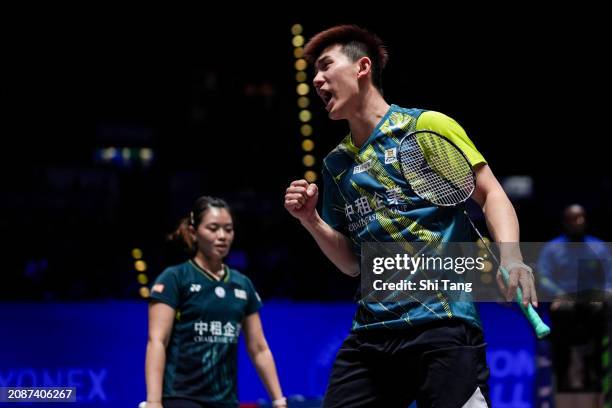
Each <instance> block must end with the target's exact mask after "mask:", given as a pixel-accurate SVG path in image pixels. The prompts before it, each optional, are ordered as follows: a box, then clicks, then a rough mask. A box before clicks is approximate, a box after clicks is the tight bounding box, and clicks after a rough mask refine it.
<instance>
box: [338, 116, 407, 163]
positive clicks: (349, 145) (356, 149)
mask: <svg viewBox="0 0 612 408" xmlns="http://www.w3.org/2000/svg"><path fill="white" fill-rule="evenodd" d="M396 108H397V106H395V105H393V104H391V106H389V109H387V113H385V115H384V116H383V117H382V118H381V119H380V120H379V121H378V123H377V124H376V126H375V127H374V130H373V131H372V133H371V134H370V136H369V137H368V138H367V140H366V141H365V143H364V144H363V145H362V146H361V147H357V146H355V145H354V144H353V135H352V133H350V132H349V134H348V135H347V137H346V139H345V140H346V142H345V144H346V147H347V148H348V149H349V151H351V152H352V153H355V154H357V153H361V152H363V151H364V149H365V148H367V147H368V145H369V144H371V143H372V142H373V141H374V139H376V137H377V136H378V134H379V133H380V127H381V126H382V125H383V123H385V121H386V120H387V118H388V117H389V115H391V112H393V111H394V110H395V109H396Z"/></svg>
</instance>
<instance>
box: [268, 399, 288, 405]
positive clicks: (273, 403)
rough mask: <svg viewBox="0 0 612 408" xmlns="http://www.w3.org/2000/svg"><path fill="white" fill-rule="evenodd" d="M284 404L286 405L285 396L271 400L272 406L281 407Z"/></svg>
mask: <svg viewBox="0 0 612 408" xmlns="http://www.w3.org/2000/svg"><path fill="white" fill-rule="evenodd" d="M285 405H287V398H285V397H281V398H279V399H275V400H274V401H272V406H273V407H282V406H285Z"/></svg>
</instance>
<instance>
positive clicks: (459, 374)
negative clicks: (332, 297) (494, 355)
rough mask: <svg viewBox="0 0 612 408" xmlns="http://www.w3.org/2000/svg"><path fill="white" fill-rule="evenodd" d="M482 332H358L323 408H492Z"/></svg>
mask: <svg viewBox="0 0 612 408" xmlns="http://www.w3.org/2000/svg"><path fill="white" fill-rule="evenodd" d="M488 379H489V369H488V367H487V361H486V343H484V337H483V334H482V331H481V330H479V329H478V328H476V327H473V326H471V325H469V324H467V323H464V322H462V321H459V320H447V321H445V322H441V323H436V324H427V325H423V326H418V327H415V328H412V329H408V330H403V331H392V330H389V331H372V332H353V333H351V334H349V336H348V337H347V338H346V340H345V341H344V343H343V344H342V346H341V347H340V350H339V351H338V354H337V356H336V361H335V362H334V365H333V367H332V373H331V377H330V380H329V385H328V387H327V391H326V393H325V399H324V401H323V407H325V408H337V407H351V408H358V407H390V408H393V407H398V408H399V407H402V408H406V407H408V406H409V405H410V404H411V403H412V402H413V401H415V400H416V401H417V405H418V407H419V408H426V407H436V408H447V407H448V408H461V407H466V408H467V407H469V408H480V407H490V406H491V403H490V401H489V392H488V386H487V380H488Z"/></svg>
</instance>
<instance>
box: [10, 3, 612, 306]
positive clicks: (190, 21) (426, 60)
mask: <svg viewBox="0 0 612 408" xmlns="http://www.w3.org/2000/svg"><path fill="white" fill-rule="evenodd" d="M440 7H441V6H440ZM263 9H265V7H264V6H262V7H261V9H260V10H259V11H260V12H261V11H262V10H263ZM312 9H313V10H311V12H312V15H310V16H308V17H306V16H300V15H298V14H297V13H295V15H294V16H293V17H289V16H285V17H278V18H273V17H270V16H267V15H265V13H264V14H263V15H262V16H259V15H255V14H254V15H250V14H249V11H247V10H243V9H242V10H241V17H232V18H230V17H228V15H227V13H223V12H213V11H212V10H209V11H208V12H203V13H202V12H199V13H198V14H196V15H192V16H190V18H176V19H175V18H174V17H173V16H167V18H165V19H160V18H155V19H153V18H148V17H147V16H145V15H138V14H137V15H134V16H132V15H130V16H126V15H124V14H123V13H121V12H119V11H117V12H112V13H110V12H108V11H107V12H101V13H99V14H98V13H91V14H87V13H86V14H83V15H77V17H74V18H67V17H64V18H57V17H53V18H46V17H45V16H42V15H41V16H39V17H38V18H26V19H23V21H22V20H21V19H20V20H19V21H18V22H17V23H15V24H13V25H11V26H10V27H9V28H5V29H4V31H5V32H4V34H5V35H4V45H5V46H4V47H3V57H2V60H3V63H2V81H1V85H0V86H1V88H0V90H1V103H2V106H1V108H2V112H3V114H2V116H3V120H2V121H1V123H0V132H1V135H2V138H1V141H2V142H1V143H2V147H1V151H2V156H3V158H2V160H1V161H0V170H1V171H0V186H1V187H0V192H1V195H2V198H1V199H0V228H1V232H2V235H3V238H4V239H3V241H4V244H3V245H2V246H3V251H2V254H3V261H4V262H3V265H4V268H3V270H2V277H3V278H2V281H3V283H2V285H0V299H90V298H137V297H139V292H138V289H139V288H140V284H139V283H138V282H137V281H136V275H137V273H136V272H135V270H134V266H133V259H132V257H131V250H132V248H135V247H138V248H141V249H142V250H143V252H144V260H145V261H146V262H147V264H148V270H147V271H146V273H147V274H148V276H149V279H150V280H152V279H153V278H154V277H155V276H156V275H157V274H159V273H160V272H161V271H162V270H163V268H165V267H166V266H168V265H170V264H172V263H175V262H180V261H181V260H182V259H183V257H182V255H181V254H180V253H179V252H178V251H177V250H176V248H172V247H170V246H169V245H167V244H166V243H165V236H166V234H168V233H169V232H171V231H172V230H173V228H174V227H175V226H176V223H177V222H178V220H179V218H180V217H182V216H184V215H186V213H187V212H188V211H189V209H190V206H191V204H192V202H193V201H194V200H195V199H196V198H197V197H198V196H200V195H204V194H206V195H215V196H220V197H223V198H225V199H226V200H227V201H228V202H230V204H231V205H232V206H233V208H234V210H235V214H236V221H237V236H236V241H235V244H234V251H233V254H232V256H230V259H229V263H230V264H233V265H235V266H237V267H238V268H239V269H241V270H243V271H244V272H245V273H247V274H248V275H249V276H250V277H251V278H252V279H253V281H254V283H255V285H256V287H257V288H258V289H259V291H260V293H261V294H262V296H263V297H282V298H292V299H348V298H350V297H351V296H352V294H353V290H354V286H355V282H353V281H352V280H350V279H348V278H345V277H343V275H342V274H340V273H339V272H338V271H336V270H335V268H334V267H333V265H331V263H330V262H329V261H327V260H326V259H325V258H324V257H323V255H321V254H320V252H319V250H318V249H317V247H316V244H315V243H314V241H313V240H312V239H311V238H310V236H309V235H308V234H307V233H306V231H304V230H303V229H302V228H301V227H300V226H299V225H298V222H297V221H296V220H294V219H292V218H291V217H290V216H289V215H288V214H287V213H286V211H285V210H284V208H283V195H284V190H285V188H286V186H287V185H288V183H289V182H290V181H291V180H293V179H296V178H301V177H302V175H303V172H304V167H303V165H302V162H301V158H302V155H303V152H302V150H301V147H300V143H301V140H302V139H303V137H302V136H300V134H299V125H300V123H299V121H298V116H297V115H298V111H299V110H298V107H297V105H296V100H297V95H296V93H295V87H296V82H295V78H294V75H295V69H294V67H293V63H294V61H295V58H294V56H293V46H292V44H291V38H292V34H291V32H290V28H291V25H292V24H294V23H301V24H302V25H303V26H304V30H305V31H304V35H305V37H306V38H309V37H310V36H311V35H313V34H314V33H316V32H318V31H319V30H322V29H324V28H327V27H329V26H331V25H333V24H337V23H346V22H350V23H357V24H360V25H362V26H364V27H366V28H369V29H371V30H372V31H374V32H376V33H378V34H379V36H380V37H381V38H382V39H383V40H385V42H386V43H387V45H388V48H389V51H390V55H391V58H390V62H389V65H388V67H387V69H386V72H385V76H384V80H383V87H384V90H385V98H386V99H387V101H388V102H390V103H395V104H398V105H400V106H404V107H421V108H426V109H433V110H438V111H441V112H444V113H446V114H447V115H449V116H451V117H453V118H454V119H456V120H457V121H458V122H459V123H460V124H461V125H462V126H463V127H464V128H465V129H466V131H467V132H468V135H470V137H471V138H472V140H473V141H474V143H475V144H476V146H477V147H478V148H479V150H480V151H481V152H482V153H483V154H484V155H485V157H486V158H487V160H488V161H489V163H490V165H491V167H492V169H493V171H494V172H495V174H496V175H497V176H498V178H500V179H503V178H505V177H507V176H513V175H527V176H531V177H532V179H533V183H534V184H533V185H534V190H533V194H532V196H531V197H530V198H524V199H521V200H516V201H515V202H514V204H515V207H516V209H517V212H518V214H519V219H520V221H521V236H522V240H523V241H545V240H548V239H550V238H552V237H554V236H555V235H557V234H558V233H559V232H560V231H561V225H560V213H561V211H562V208H563V207H564V206H565V205H567V204H569V203H572V202H580V203H582V204H584V205H585V206H586V208H587V210H588V212H589V219H590V231H591V233H593V234H594V235H597V236H599V237H600V238H602V239H604V240H607V241H609V240H610V227H612V221H611V216H612V210H611V205H610V204H611V194H610V193H611V189H612V186H611V181H610V170H609V166H608V162H607V159H608V154H607V149H606V148H603V145H604V144H605V143H606V142H607V140H606V139H607V138H608V135H609V130H608V126H607V120H606V117H607V115H606V112H605V111H604V109H606V106H607V102H606V100H607V97H608V94H609V92H608V90H609V79H608V76H607V75H608V74H607V73H609V72H610V70H609V69H608V68H609V67H607V66H606V64H604V63H603V59H604V55H605V53H606V52H607V48H606V47H604V45H603V42H604V38H605V29H604V28H603V27H604V26H603V25H600V24H598V23H597V22H596V21H595V20H589V18H590V17H589V18H587V17H588V16H585V15H581V14H589V16H597V15H598V11H597V10H584V9H583V10H582V11H581V13H579V12H576V11H575V10H574V9H566V10H555V11H554V13H553V12H551V11H550V10H549V11H547V12H541V13H537V12H534V11H533V10H529V9H515V10H510V11H509V10H502V11H495V10H480V11H479V12H480V13H481V14H480V15H483V14H482V13H484V15H486V18H471V19H464V18H454V17H453V16H452V12H453V10H445V11H447V12H449V13H448V15H449V16H448V17H446V18H441V17H440V15H439V13H440V12H441V10H433V9H432V10H419V12H418V14H416V12H414V11H415V10H413V9H411V8H406V9H404V8H402V7H399V6H398V7H397V9H393V8H389V9H384V10H383V9H380V10H373V9H372V10H369V9H362V10H361V13H359V14H358V15H355V16H350V15H349V14H347V13H338V14H334V15H331V13H329V12H328V10H321V12H320V13H317V12H318V11H319V10H318V9H317V8H316V7H312ZM264 11H265V10H264ZM72 12H75V10H73V11H72ZM558 12H560V14H557V13H558ZM338 16H342V17H338ZM20 17H23V14H21V15H20ZM5 19H6V20H11V18H10V15H6V14H5ZM309 77H310V79H311V78H312V77H311V75H310V72H309ZM310 79H309V80H310ZM309 96H310V97H311V110H312V112H313V115H314V118H313V121H312V125H313V127H314V131H315V133H314V136H313V140H314V142H315V145H316V148H315V151H314V155H315V156H316V158H317V160H318V161H317V164H316V165H315V169H316V170H317V171H318V170H319V166H320V163H321V159H322V158H323V157H324V155H325V154H326V153H327V152H328V151H329V150H330V149H332V148H333V147H334V146H335V145H336V144H337V143H338V142H339V141H340V139H341V138H342V137H343V136H344V135H345V134H346V132H347V127H346V124H345V123H343V122H340V123H332V122H331V121H329V120H328V119H327V117H326V115H325V111H324V109H323V107H322V105H321V104H320V103H319V102H318V100H316V99H315V98H316V97H315V96H314V95H313V94H312V93H311V94H310V95H309ZM108 146H127V147H150V148H152V149H153V151H154V154H155V158H154V161H153V164H152V165H151V166H149V167H147V168H143V167H142V166H139V165H137V164H134V165H132V166H131V167H122V166H113V165H109V164H105V163H101V162H99V161H97V160H96V159H95V152H96V149H99V148H104V147H108ZM481 223H482V221H481Z"/></svg>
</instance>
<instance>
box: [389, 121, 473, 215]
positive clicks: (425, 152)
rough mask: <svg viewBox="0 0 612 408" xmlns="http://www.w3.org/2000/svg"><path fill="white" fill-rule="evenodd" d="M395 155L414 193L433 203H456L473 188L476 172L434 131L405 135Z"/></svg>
mask: <svg viewBox="0 0 612 408" xmlns="http://www.w3.org/2000/svg"><path fill="white" fill-rule="evenodd" d="M397 157H398V161H399V162H400V168H401V171H402V174H403V176H404V178H405V179H406V181H407V182H408V184H409V185H410V187H411V188H412V190H413V191H414V192H415V194H417V195H418V196H419V197H421V198H422V199H424V200H427V201H429V202H430V203H432V204H434V205H437V206H442V207H454V206H457V205H459V204H461V203H464V202H465V201H466V200H467V199H468V198H470V196H471V195H472V193H473V192H474V189H475V188H476V174H475V173H474V170H473V169H472V165H471V164H470V162H469V160H468V158H467V156H466V155H465V154H464V153H463V152H462V151H461V149H459V148H458V147H457V146H456V145H455V144H454V143H453V142H451V141H450V140H449V139H448V138H446V137H444V136H442V135H440V134H438V133H436V132H434V131H431V130H418V131H415V132H411V133H408V134H407V135H405V136H404V137H403V138H402V139H401V140H400V143H399V147H398V153H397Z"/></svg>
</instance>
